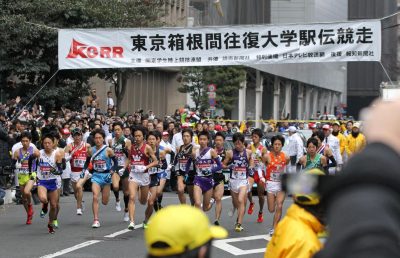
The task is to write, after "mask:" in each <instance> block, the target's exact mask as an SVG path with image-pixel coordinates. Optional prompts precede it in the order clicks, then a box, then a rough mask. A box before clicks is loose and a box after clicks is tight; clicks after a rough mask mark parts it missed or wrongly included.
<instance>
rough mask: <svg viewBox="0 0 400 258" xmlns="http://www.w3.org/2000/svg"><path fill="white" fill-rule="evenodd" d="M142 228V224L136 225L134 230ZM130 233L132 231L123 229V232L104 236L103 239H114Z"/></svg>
mask: <svg viewBox="0 0 400 258" xmlns="http://www.w3.org/2000/svg"><path fill="white" fill-rule="evenodd" d="M142 227H143V224H139V225H136V226H135V229H138V228H142ZM131 231H132V230H129V229H124V230H121V231H118V232H115V233H112V234H109V235H106V236H104V237H107V238H113V237H116V236H119V235H122V234H125V233H128V232H131Z"/></svg>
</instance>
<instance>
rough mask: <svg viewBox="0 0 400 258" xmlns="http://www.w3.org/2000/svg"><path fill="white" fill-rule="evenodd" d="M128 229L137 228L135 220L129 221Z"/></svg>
mask: <svg viewBox="0 0 400 258" xmlns="http://www.w3.org/2000/svg"><path fill="white" fill-rule="evenodd" d="M128 229H129V230H134V229H135V222H133V221H131V222H130V223H129V226H128Z"/></svg>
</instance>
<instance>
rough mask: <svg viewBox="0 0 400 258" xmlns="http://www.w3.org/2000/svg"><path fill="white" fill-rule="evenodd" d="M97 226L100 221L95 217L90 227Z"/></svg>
mask: <svg viewBox="0 0 400 258" xmlns="http://www.w3.org/2000/svg"><path fill="white" fill-rule="evenodd" d="M99 227H100V221H99V220H97V219H95V220H94V221H93V224H92V228H99Z"/></svg>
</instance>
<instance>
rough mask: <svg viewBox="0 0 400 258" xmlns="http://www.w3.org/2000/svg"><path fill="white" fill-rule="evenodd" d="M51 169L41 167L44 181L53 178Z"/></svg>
mask: <svg viewBox="0 0 400 258" xmlns="http://www.w3.org/2000/svg"><path fill="white" fill-rule="evenodd" d="M51 169H52V168H51V167H50V166H40V174H41V176H42V179H50V177H51Z"/></svg>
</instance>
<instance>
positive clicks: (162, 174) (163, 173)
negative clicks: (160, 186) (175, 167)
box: [157, 170, 168, 180]
mask: <svg viewBox="0 0 400 258" xmlns="http://www.w3.org/2000/svg"><path fill="white" fill-rule="evenodd" d="M157 176H158V179H160V180H161V179H168V172H167V171H166V170H162V171H161V172H159V173H157Z"/></svg>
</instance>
